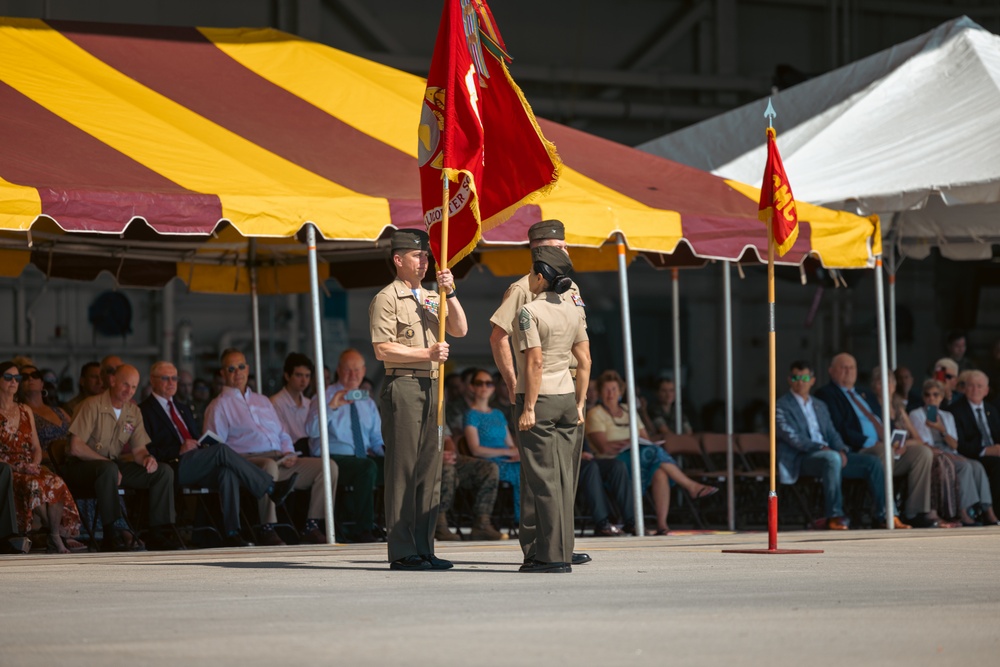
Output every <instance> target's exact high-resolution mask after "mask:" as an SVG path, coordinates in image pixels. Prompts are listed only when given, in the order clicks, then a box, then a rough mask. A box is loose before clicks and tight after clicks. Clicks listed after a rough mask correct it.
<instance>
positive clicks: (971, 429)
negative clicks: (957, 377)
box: [948, 371, 1000, 498]
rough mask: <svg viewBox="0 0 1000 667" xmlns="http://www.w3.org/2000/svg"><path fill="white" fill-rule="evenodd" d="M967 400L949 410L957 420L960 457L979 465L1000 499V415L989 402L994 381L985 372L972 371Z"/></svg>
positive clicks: (995, 494)
mask: <svg viewBox="0 0 1000 667" xmlns="http://www.w3.org/2000/svg"><path fill="white" fill-rule="evenodd" d="M968 373H969V374H968V377H967V378H966V380H965V396H963V397H962V398H960V399H958V400H957V401H955V402H954V403H952V404H951V405H950V406H949V407H948V411H949V412H951V414H952V415H953V416H954V417H955V429H956V430H957V431H958V453H959V454H961V455H962V456H964V457H966V458H968V459H972V460H973V461H979V462H980V463H982V464H983V467H984V468H985V469H986V476H987V477H989V479H990V492H991V493H992V494H993V497H994V498H1000V444H997V443H1000V414H998V413H997V409H996V406H994V405H992V404H990V403H987V402H986V395H987V394H989V393H990V380H989V378H988V377H986V374H985V373H983V372H982V371H969V372H968Z"/></svg>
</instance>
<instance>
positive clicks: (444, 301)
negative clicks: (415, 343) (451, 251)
mask: <svg viewBox="0 0 1000 667" xmlns="http://www.w3.org/2000/svg"><path fill="white" fill-rule="evenodd" d="M441 176H442V178H441V182H442V197H443V201H442V204H441V264H442V265H440V266H438V270H442V269H446V268H448V203H449V202H448V199H449V198H450V188H449V179H448V177H447V176H446V175H444V174H442V175H441ZM438 301H439V305H438V342H439V343H443V342H445V336H446V332H445V326H446V324H447V320H448V295H447V294H445V293H444V287H442V286H441V283H440V282H439V283H438ZM437 424H438V451H439V452H440V451H441V450H442V449H444V362H441V361H439V362H438V414H437Z"/></svg>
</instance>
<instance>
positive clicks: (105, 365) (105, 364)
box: [101, 354, 124, 391]
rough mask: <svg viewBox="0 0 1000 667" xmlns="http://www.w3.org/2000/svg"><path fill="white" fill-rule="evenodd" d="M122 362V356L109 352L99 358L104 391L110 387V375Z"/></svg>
mask: <svg viewBox="0 0 1000 667" xmlns="http://www.w3.org/2000/svg"><path fill="white" fill-rule="evenodd" d="M123 363H124V362H123V361H122V358H121V357H119V356H118V355H115V354H109V355H108V356H106V357H104V358H103V359H101V386H102V388H103V390H104V391H106V390H108V389H109V388H110V387H111V377H112V376H113V375H114V374H115V371H117V370H118V367H119V366H121V365H122V364H123Z"/></svg>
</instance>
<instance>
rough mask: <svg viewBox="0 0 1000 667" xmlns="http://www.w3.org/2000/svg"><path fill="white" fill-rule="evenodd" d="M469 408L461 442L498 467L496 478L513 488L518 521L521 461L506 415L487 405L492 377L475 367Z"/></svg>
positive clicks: (474, 453)
mask: <svg viewBox="0 0 1000 667" xmlns="http://www.w3.org/2000/svg"><path fill="white" fill-rule="evenodd" d="M469 384H470V385H471V388H472V407H471V408H469V410H468V411H467V412H466V413H465V433H464V435H465V442H466V444H467V445H468V447H469V453H470V454H472V455H473V456H475V457H477V458H481V459H488V460H490V461H493V462H494V463H496V464H497V467H499V469H500V481H501V482H509V483H510V484H511V486H513V487H514V520H515V521H520V520H521V463H520V456H519V454H518V451H517V447H515V446H514V438H513V437H512V436H511V434H510V431H509V430H508V429H507V418H506V417H505V416H504V414H503V413H502V412H500V411H499V410H496V409H494V408H491V407H490V399H491V398H492V397H493V392H494V390H495V387H494V386H493V376H492V375H490V374H489V373H488V372H487V371H484V370H477V371H476V372H475V373H473V374H472V379H471V380H469Z"/></svg>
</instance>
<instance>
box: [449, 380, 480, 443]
mask: <svg viewBox="0 0 1000 667" xmlns="http://www.w3.org/2000/svg"><path fill="white" fill-rule="evenodd" d="M476 370H477V369H475V368H466V369H465V370H463V371H462V373H461V374H460V375H459V376H458V378H459V379H458V382H457V383H455V382H453V384H454V385H455V388H454V389H453V391H455V390H457V394H456V395H455V398H453V399H452V400H449V401H447V402H446V403H445V406H444V417H445V421H446V422H447V423H448V428H450V429H451V432H452V433H463V431H464V429H465V413H467V412H468V411H469V409H470V408H471V407H472V400H473V391H472V376H473V375H474V374H475V373H476Z"/></svg>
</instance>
